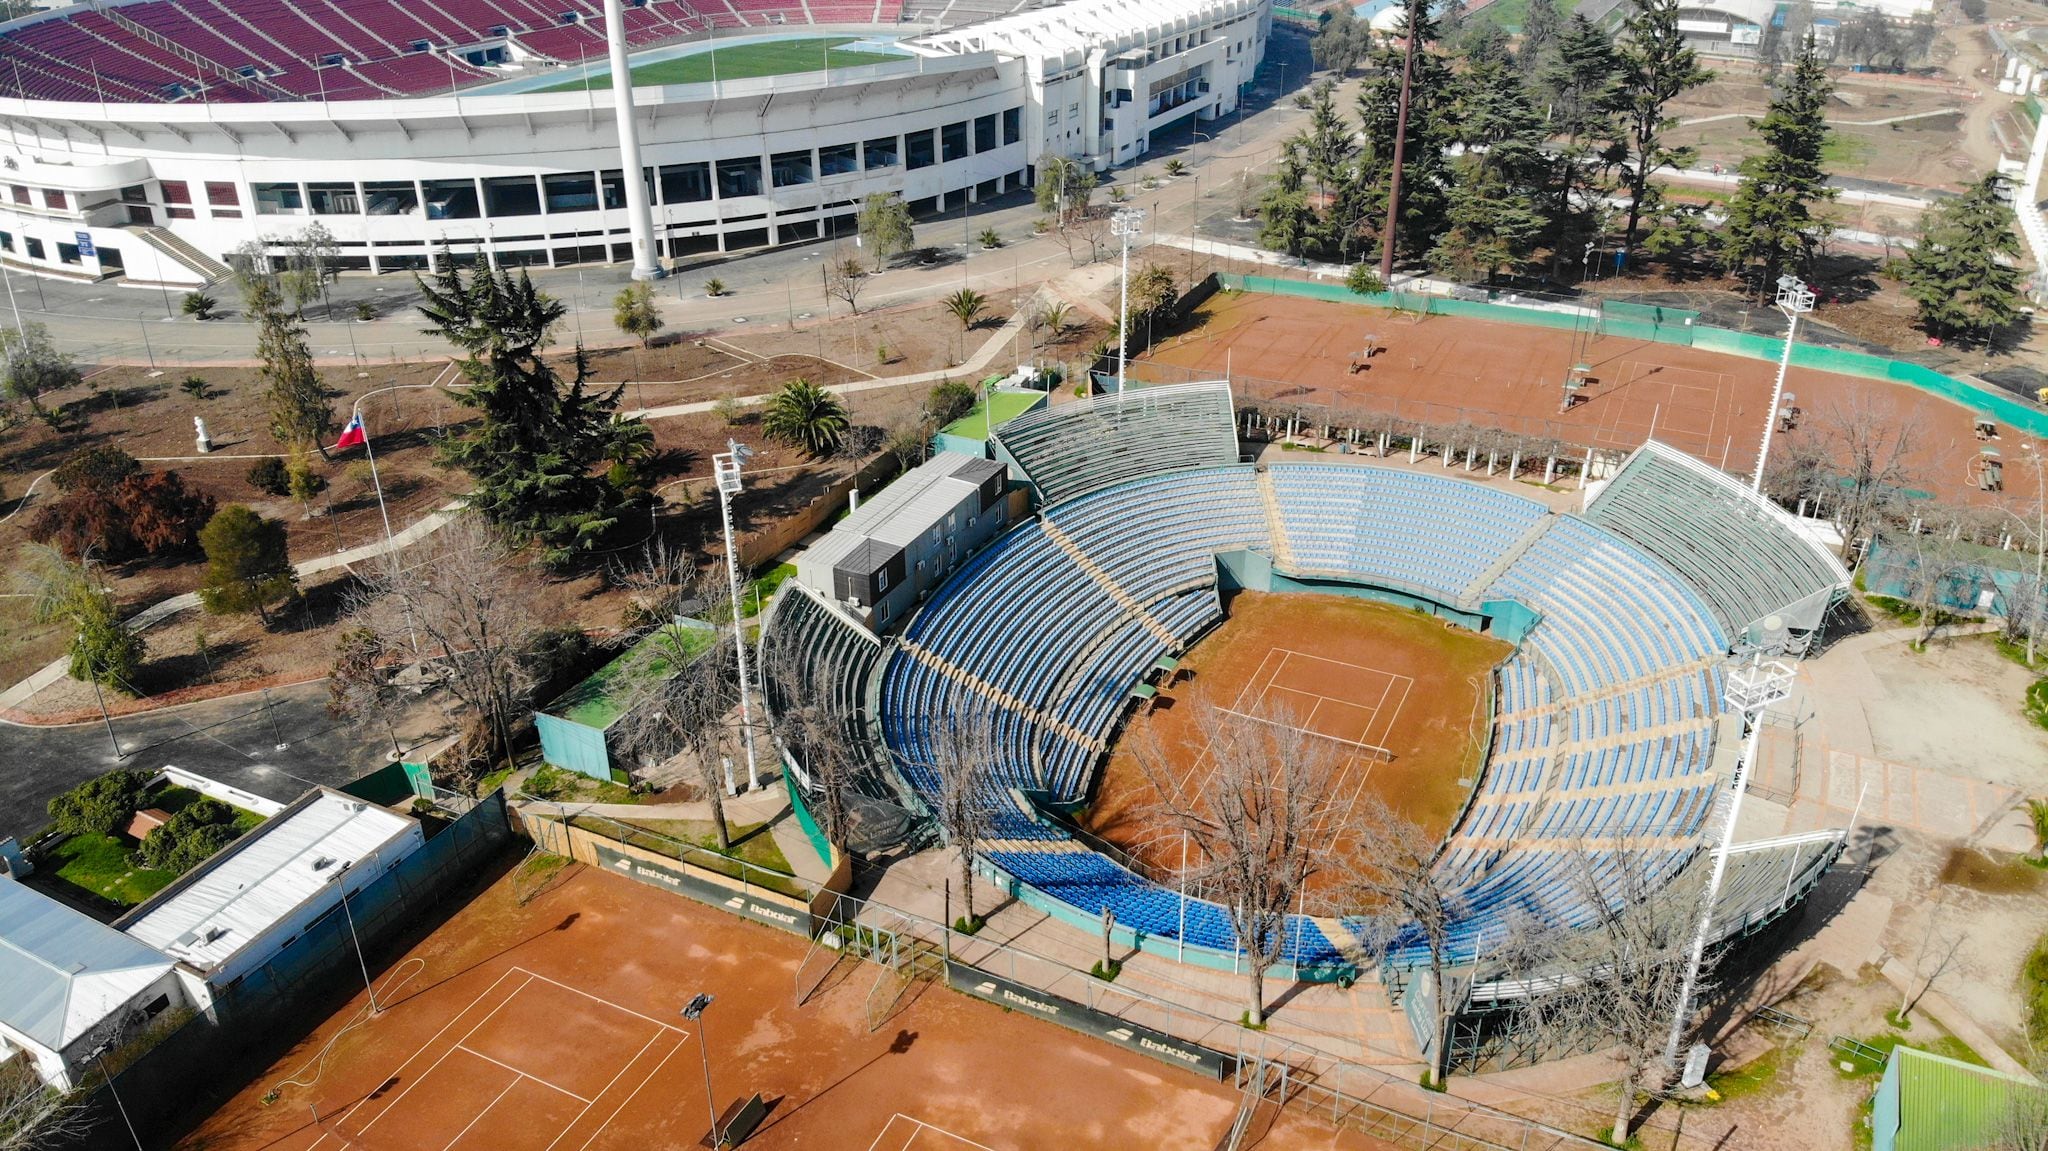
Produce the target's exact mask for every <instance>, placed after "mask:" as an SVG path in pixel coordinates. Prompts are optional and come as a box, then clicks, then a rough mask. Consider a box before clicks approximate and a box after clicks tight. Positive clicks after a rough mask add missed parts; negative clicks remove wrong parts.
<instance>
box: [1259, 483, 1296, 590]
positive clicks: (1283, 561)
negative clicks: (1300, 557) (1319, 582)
mask: <svg viewBox="0 0 2048 1151" xmlns="http://www.w3.org/2000/svg"><path fill="white" fill-rule="evenodd" d="M1258 477H1259V503H1260V504H1261V505H1263V506H1264V507H1265V509H1266V535H1267V537H1268V538H1270V539H1271V540H1272V541H1273V563H1274V565H1275V566H1277V567H1281V568H1285V569H1287V570H1288V571H1296V570H1299V569H1298V568H1297V567H1296V564H1295V561H1294V545H1293V544H1292V543H1290V542H1289V541H1288V539H1287V517H1286V516H1284V515H1282V514H1281V513H1280V493H1279V492H1278V491H1277V490H1275V489H1274V487H1273V473H1272V472H1271V471H1268V470H1267V469H1265V468H1260V469H1259V471H1258Z"/></svg>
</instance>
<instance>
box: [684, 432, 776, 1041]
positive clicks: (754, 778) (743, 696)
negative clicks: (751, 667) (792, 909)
mask: <svg viewBox="0 0 2048 1151" xmlns="http://www.w3.org/2000/svg"><path fill="white" fill-rule="evenodd" d="M725 445H726V448H727V449H728V450H726V451H723V452H720V453H718V454H717V455H715V456H712V457H711V476H712V479H713V480H714V481H715V482H716V483H717V485H718V514H719V516H720V518H721V519H723V520H724V522H725V578H726V581H727V582H728V583H730V584H731V585H732V638H733V645H732V647H733V652H734V654H735V657H736V658H737V659H738V661H739V671H740V738H741V739H742V740H744V741H745V743H746V748H747V790H748V791H756V790H759V789H760V786H761V774H760V771H759V769H758V768H756V767H755V761H754V714H753V705H752V704H751V703H750V702H749V701H748V698H747V697H748V695H749V694H750V689H749V681H748V680H747V633H746V629H745V628H744V627H742V626H741V622H740V620H741V617H740V554H739V549H737V548H735V547H734V546H733V542H732V498H733V497H734V496H736V495H738V494H740V465H742V464H744V463H746V462H747V461H748V460H749V459H751V458H753V455H754V449H752V448H750V447H748V446H747V445H745V444H743V443H741V442H739V441H738V440H727V441H725ZM699 998H703V997H702V996H699ZM705 1002H706V1003H709V1002H710V1000H709V999H705Z"/></svg>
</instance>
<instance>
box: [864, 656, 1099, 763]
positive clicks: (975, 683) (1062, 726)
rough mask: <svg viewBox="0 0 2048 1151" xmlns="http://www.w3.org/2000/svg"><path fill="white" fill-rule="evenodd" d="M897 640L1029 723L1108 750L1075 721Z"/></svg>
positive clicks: (922, 659)
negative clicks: (1066, 719)
mask: <svg viewBox="0 0 2048 1151" xmlns="http://www.w3.org/2000/svg"><path fill="white" fill-rule="evenodd" d="M896 642H897V643H898V644H899V645H900V646H901V647H902V648H903V651H904V653H905V654H906V655H908V656H910V657H911V658H912V659H915V660H916V661H918V662H919V663H921V664H924V665H925V666H926V667H929V668H931V669H932V670H933V671H936V672H938V673H939V674H940V675H943V676H945V677H946V678H947V679H950V680H952V681H953V682H954V683H957V684H959V685H960V686H962V687H964V688H966V689H967V690H969V691H971V692H974V693H975V694H976V695H979V696H981V697H983V698H984V699H987V700H988V701H989V702H990V703H994V704H998V705H1000V706H1002V707H1006V708H1008V709H1010V710H1011V711H1014V712H1016V713H1017V714H1018V715H1021V716H1025V717H1027V718H1028V719H1030V720H1031V722H1032V723H1035V724H1038V725H1040V726H1042V727H1044V728H1045V729H1046V730H1048V731H1052V732H1056V733H1058V734H1059V735H1061V736H1062V737H1064V738H1066V739H1068V740H1070V741H1072V742H1073V743H1075V744H1077V745H1079V746H1081V747H1086V748H1091V749H1093V750H1094V751H1095V752H1096V753H1097V754H1100V753H1102V752H1105V751H1108V750H1109V746H1108V745H1107V744H1105V743H1104V742H1103V741H1102V740H1100V739H1097V738H1094V737H1092V736H1089V735H1087V734H1085V733H1083V732H1082V731H1081V730H1080V729H1079V728H1077V727H1075V726H1074V725H1072V724H1070V723H1067V722H1065V721H1063V720H1060V719H1056V718H1054V717H1053V716H1051V715H1048V714H1046V713H1045V712H1043V711H1040V710H1039V709H1038V708H1036V707H1033V706H1032V705H1030V704H1028V703H1025V702H1024V701H1023V700H1021V699H1018V698H1017V697H1016V696H1014V695H1011V694H1010V693H1009V692H1007V691H1004V690H1003V689H1002V688H999V687H997V686H996V685H994V684H992V683H990V682H988V681H987V680H985V679H982V678H981V677H980V676H978V675H975V674H974V673H973V672H971V671H968V670H967V669H965V668H963V667H961V666H960V665H958V664H956V663H954V662H953V661H952V660H949V659H947V658H946V657H944V656H942V655H939V654H938V653H937V652H933V651H930V650H927V649H926V648H923V647H920V646H918V645H917V644H916V643H914V642H913V641H911V640H909V639H907V638H899V639H898V640H897V641H896Z"/></svg>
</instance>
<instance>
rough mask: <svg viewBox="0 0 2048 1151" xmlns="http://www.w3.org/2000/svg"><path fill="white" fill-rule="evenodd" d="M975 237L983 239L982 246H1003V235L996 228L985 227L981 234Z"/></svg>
mask: <svg viewBox="0 0 2048 1151" xmlns="http://www.w3.org/2000/svg"><path fill="white" fill-rule="evenodd" d="M975 238H976V239H978V240H980V241H981V246H982V247H984V248H1000V247H1002V246H1003V235H1002V233H1001V232H998V231H996V230H995V229H994V228H983V229H982V230H981V235H979V236H977V237H975Z"/></svg>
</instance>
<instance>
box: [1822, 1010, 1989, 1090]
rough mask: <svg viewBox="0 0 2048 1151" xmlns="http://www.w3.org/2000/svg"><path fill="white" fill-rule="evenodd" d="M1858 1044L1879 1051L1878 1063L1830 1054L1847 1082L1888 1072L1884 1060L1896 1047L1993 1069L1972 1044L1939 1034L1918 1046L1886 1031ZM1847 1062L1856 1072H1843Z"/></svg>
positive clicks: (1835, 1053)
mask: <svg viewBox="0 0 2048 1151" xmlns="http://www.w3.org/2000/svg"><path fill="white" fill-rule="evenodd" d="M1888 1017H1889V1015H1888ZM1857 1041H1858V1042H1859V1043H1862V1044H1864V1045H1865V1046H1867V1047H1872V1048H1875V1049H1876V1050H1877V1052H1878V1056H1877V1062H1876V1063H1874V1064H1873V1063H1872V1061H1871V1060H1870V1059H1869V1058H1866V1057H1864V1056H1861V1055H1850V1054H1846V1053H1844V1052H1841V1051H1833V1052H1830V1053H1829V1054H1830V1055H1831V1056H1832V1057H1833V1060H1834V1065H1835V1074H1836V1075H1839V1076H1841V1077H1842V1078H1844V1079H1865V1078H1868V1077H1870V1076H1873V1075H1877V1074H1880V1073H1882V1072H1883V1071H1884V1061H1885V1060H1886V1059H1889V1058H1890V1057H1891V1053H1892V1048H1894V1047H1911V1048H1913V1049H1914V1050H1916V1051H1925V1052H1928V1053H1929V1054H1931V1055H1940V1056H1944V1057H1946V1058H1949V1059H1956V1060H1960V1061H1961V1062H1964V1063H1968V1064H1971V1065H1973V1066H1977V1067H1989V1066H1991V1064H1989V1063H1986V1062H1985V1061H1984V1057H1983V1056H1982V1055H1979V1054H1977V1053H1976V1051H1974V1050H1972V1049H1971V1047H1970V1045H1969V1044H1967V1043H1965V1042H1963V1041H1962V1040H1960V1039H1957V1038H1956V1037H1955V1036H1953V1035H1939V1036H1935V1037H1933V1038H1931V1039H1926V1040H1923V1041H1920V1042H1917V1043H1908V1042H1906V1037H1905V1036H1904V1035H1901V1034H1899V1033H1898V1032H1896V1031H1884V1032H1880V1033H1879V1034H1876V1035H1860V1036H1857ZM1844 1063H1848V1064H1852V1065H1853V1066H1854V1070H1850V1071H1844V1070H1842V1064H1844Z"/></svg>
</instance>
